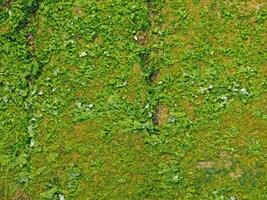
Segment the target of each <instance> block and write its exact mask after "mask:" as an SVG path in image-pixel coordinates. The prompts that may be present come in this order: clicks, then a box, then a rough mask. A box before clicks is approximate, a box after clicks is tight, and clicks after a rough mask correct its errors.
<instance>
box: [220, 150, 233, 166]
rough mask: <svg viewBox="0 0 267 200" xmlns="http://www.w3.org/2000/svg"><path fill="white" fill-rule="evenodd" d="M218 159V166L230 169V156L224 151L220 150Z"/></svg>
mask: <svg viewBox="0 0 267 200" xmlns="http://www.w3.org/2000/svg"><path fill="white" fill-rule="evenodd" d="M220 161H221V162H220V163H218V164H219V167H221V168H224V169H230V168H231V166H232V164H233V163H232V161H231V156H230V155H229V154H228V153H227V152H225V151H223V152H221V154H220Z"/></svg>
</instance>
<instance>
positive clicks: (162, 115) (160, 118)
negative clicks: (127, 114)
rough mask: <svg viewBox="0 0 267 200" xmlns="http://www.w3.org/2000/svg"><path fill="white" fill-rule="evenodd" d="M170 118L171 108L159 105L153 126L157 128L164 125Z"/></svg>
mask: <svg viewBox="0 0 267 200" xmlns="http://www.w3.org/2000/svg"><path fill="white" fill-rule="evenodd" d="M169 116H170V111H169V107H168V106H167V105H164V104H162V105H158V106H157V107H156V109H155V112H154V113H153V116H152V121H153V124H155V125H157V126H162V125H164V124H165V123H166V122H167V120H168V118H169Z"/></svg>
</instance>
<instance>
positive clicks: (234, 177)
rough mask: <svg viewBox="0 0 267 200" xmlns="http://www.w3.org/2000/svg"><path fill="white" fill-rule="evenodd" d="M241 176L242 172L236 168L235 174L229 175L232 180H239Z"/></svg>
mask: <svg viewBox="0 0 267 200" xmlns="http://www.w3.org/2000/svg"><path fill="white" fill-rule="evenodd" d="M242 175H243V171H242V170H241V169H240V167H239V166H238V167H237V168H236V170H235V172H231V173H229V176H230V177H231V178H233V179H239V178H240V177H241V176H242Z"/></svg>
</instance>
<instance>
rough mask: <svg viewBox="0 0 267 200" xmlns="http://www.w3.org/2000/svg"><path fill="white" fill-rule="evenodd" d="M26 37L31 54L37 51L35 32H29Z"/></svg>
mask: <svg viewBox="0 0 267 200" xmlns="http://www.w3.org/2000/svg"><path fill="white" fill-rule="evenodd" d="M26 39H27V46H28V51H29V52H30V53H31V54H33V53H34V52H35V41H34V36H33V34H32V33H29V34H27V36H26Z"/></svg>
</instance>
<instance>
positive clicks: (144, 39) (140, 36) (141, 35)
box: [134, 31, 148, 46]
mask: <svg viewBox="0 0 267 200" xmlns="http://www.w3.org/2000/svg"><path fill="white" fill-rule="evenodd" d="M134 39H135V40H136V41H137V42H138V43H139V44H141V45H143V46H145V45H147V43H148V33H147V32H144V31H139V32H137V34H136V35H135V36H134Z"/></svg>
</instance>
